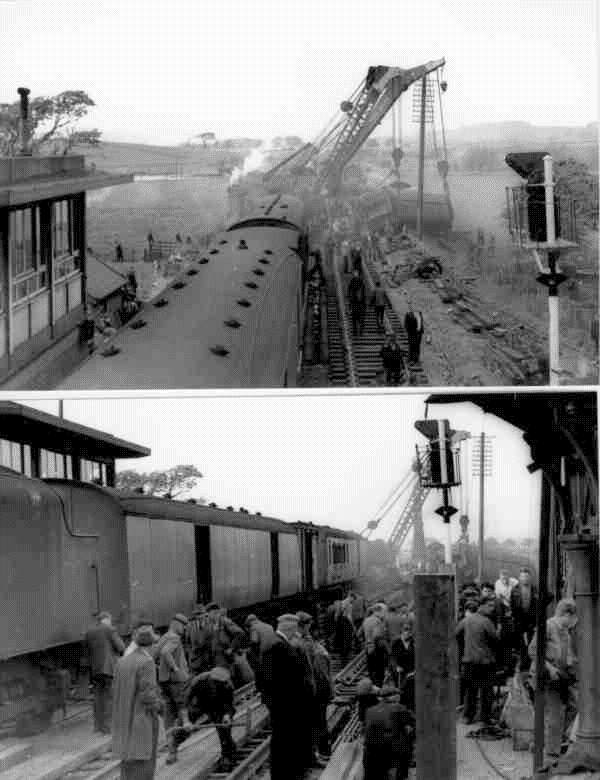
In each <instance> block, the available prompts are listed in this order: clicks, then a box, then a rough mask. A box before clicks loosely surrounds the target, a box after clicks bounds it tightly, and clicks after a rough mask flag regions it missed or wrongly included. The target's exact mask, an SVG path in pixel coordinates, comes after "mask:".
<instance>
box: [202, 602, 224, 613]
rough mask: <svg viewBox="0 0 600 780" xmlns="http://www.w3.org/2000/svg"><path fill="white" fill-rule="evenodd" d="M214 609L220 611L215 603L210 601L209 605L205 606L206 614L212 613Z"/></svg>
mask: <svg viewBox="0 0 600 780" xmlns="http://www.w3.org/2000/svg"><path fill="white" fill-rule="evenodd" d="M214 609H221V608H220V607H219V605H218V604H217V602H216V601H211V602H210V604H207V605H206V611H207V612H212V611H213V610H214Z"/></svg>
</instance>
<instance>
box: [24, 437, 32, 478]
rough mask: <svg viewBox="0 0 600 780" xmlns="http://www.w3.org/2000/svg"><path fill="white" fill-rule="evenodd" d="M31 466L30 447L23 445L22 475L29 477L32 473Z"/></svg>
mask: <svg viewBox="0 0 600 780" xmlns="http://www.w3.org/2000/svg"><path fill="white" fill-rule="evenodd" d="M31 466H32V464H31V447H30V446H29V444H24V445H23V474H25V475H26V476H27V477H30V476H31V475H32V473H33V470H32V467H31Z"/></svg>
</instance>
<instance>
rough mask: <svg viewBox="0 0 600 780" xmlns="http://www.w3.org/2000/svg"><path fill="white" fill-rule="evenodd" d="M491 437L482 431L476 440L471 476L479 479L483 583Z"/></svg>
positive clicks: (479, 575) (479, 573)
mask: <svg viewBox="0 0 600 780" xmlns="http://www.w3.org/2000/svg"><path fill="white" fill-rule="evenodd" d="M490 439H491V437H490V436H486V434H485V433H484V432H483V431H482V432H481V435H480V436H479V437H478V438H477V444H478V446H479V451H478V453H477V460H476V461H475V460H474V462H473V476H474V477H479V544H478V547H477V552H478V556H477V579H478V580H479V584H480V585H481V583H482V582H483V569H484V564H485V478H486V477H491V476H492V443H491V440H490Z"/></svg>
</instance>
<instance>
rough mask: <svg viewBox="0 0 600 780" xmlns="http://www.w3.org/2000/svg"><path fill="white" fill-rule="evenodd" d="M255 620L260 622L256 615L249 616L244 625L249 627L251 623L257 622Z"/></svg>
mask: <svg viewBox="0 0 600 780" xmlns="http://www.w3.org/2000/svg"><path fill="white" fill-rule="evenodd" d="M255 620H258V618H257V617H256V615H254V614H252V615H248V617H247V618H246V620H244V625H246V626H249V625H250V623H254V621H255Z"/></svg>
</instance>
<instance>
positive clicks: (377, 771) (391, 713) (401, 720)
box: [363, 701, 414, 780]
mask: <svg viewBox="0 0 600 780" xmlns="http://www.w3.org/2000/svg"><path fill="white" fill-rule="evenodd" d="M413 729H414V723H413V719H412V717H411V716H410V715H409V713H408V712H407V710H406V708H405V707H403V706H402V705H401V704H394V703H392V702H388V701H382V702H380V703H379V704H376V705H375V706H374V707H369V709H368V710H367V712H366V716H365V739H364V752H363V767H364V780H387V778H388V776H389V775H388V773H389V770H390V769H395V770H396V774H395V777H396V778H397V780H404V779H405V778H406V777H408V769H409V766H410V759H411V755H412V743H413V740H412V731H413Z"/></svg>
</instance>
